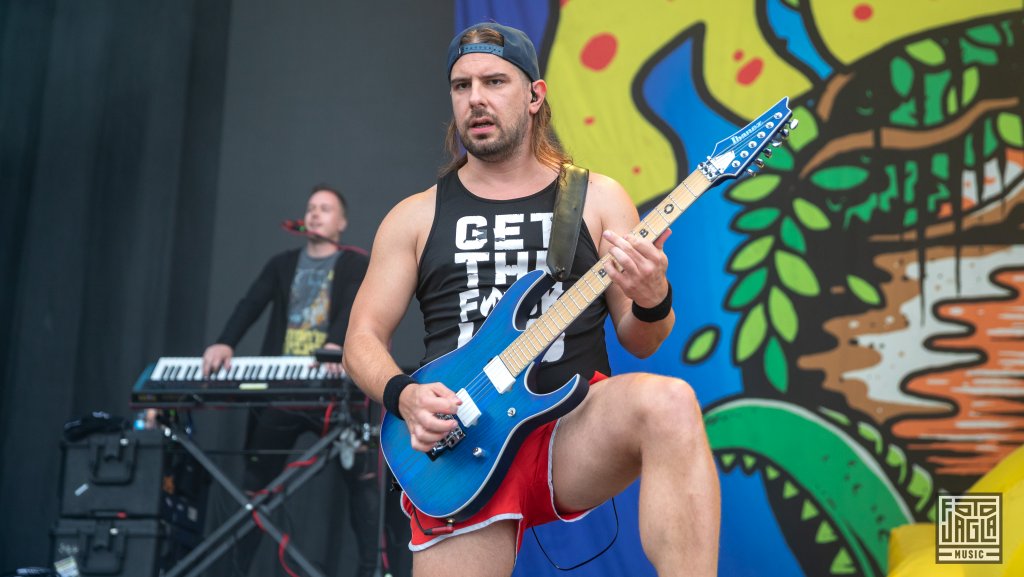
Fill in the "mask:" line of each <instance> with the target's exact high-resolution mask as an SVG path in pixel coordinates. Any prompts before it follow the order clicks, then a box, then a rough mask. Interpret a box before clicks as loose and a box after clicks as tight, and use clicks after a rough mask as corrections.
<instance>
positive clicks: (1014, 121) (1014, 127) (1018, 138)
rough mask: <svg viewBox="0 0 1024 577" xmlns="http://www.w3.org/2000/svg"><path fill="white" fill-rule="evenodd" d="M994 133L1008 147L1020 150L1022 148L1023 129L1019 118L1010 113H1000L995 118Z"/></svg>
mask: <svg viewBox="0 0 1024 577" xmlns="http://www.w3.org/2000/svg"><path fill="white" fill-rule="evenodd" d="M996 131H997V132H998V133H999V138H1001V139H1002V140H1003V142H1005V143H1006V144H1007V145H1008V146H1012V147H1014V148H1021V147H1022V146H1024V128H1022V123H1021V117H1020V116H1018V115H1016V114H1014V113H1012V112H1001V113H999V116H997V117H996Z"/></svg>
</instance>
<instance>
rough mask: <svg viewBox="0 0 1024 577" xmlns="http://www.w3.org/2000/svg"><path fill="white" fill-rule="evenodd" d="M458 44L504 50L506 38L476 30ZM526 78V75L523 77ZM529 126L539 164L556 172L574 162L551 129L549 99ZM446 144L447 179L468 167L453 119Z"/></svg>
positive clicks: (498, 34) (444, 173)
mask: <svg viewBox="0 0 1024 577" xmlns="http://www.w3.org/2000/svg"><path fill="white" fill-rule="evenodd" d="M459 43H460V44H494V45H496V46H504V45H505V37H504V36H502V35H501V33H500V32H498V31H497V30H494V29H492V28H475V29H473V30H470V31H469V32H468V33H467V34H466V35H465V36H463V37H462V39H461V40H460V41H459ZM523 75H524V76H525V75H526V74H525V73H523ZM530 122H531V123H532V125H533V126H532V127H531V131H530V150H531V151H532V152H533V155H534V156H536V157H537V160H539V161H540V162H541V163H543V164H546V165H548V166H550V167H551V168H553V169H555V170H561V167H562V165H563V164H567V163H571V162H572V158H571V157H570V156H569V154H568V153H567V152H566V151H565V149H564V148H562V143H560V142H559V141H558V138H557V137H556V136H555V132H554V130H552V128H551V105H550V104H548V101H547V99H546V98H545V99H544V102H543V103H542V104H541V106H540V110H538V111H537V114H534V115H533V118H532V119H531V121H530ZM444 144H445V149H446V150H447V151H448V156H449V160H448V163H447V164H445V165H444V166H443V167H442V168H441V172H440V175H441V176H445V175H448V174H450V173H452V172H454V171H456V170H458V169H460V168H462V167H463V166H465V164H466V152H465V150H464V149H463V148H462V142H461V141H460V139H459V131H458V129H457V128H456V126H455V118H454V117H453V118H452V119H451V120H449V121H448V132H447V134H445V139H444Z"/></svg>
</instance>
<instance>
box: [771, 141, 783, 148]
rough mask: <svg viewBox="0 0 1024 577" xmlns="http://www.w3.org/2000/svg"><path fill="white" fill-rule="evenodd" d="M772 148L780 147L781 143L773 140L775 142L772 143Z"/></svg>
mask: <svg viewBox="0 0 1024 577" xmlns="http://www.w3.org/2000/svg"><path fill="white" fill-rule="evenodd" d="M772 146H775V147H778V146H782V141H781V140H779V139H775V140H773V141H772Z"/></svg>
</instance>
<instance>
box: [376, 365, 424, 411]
mask: <svg viewBox="0 0 1024 577" xmlns="http://www.w3.org/2000/svg"><path fill="white" fill-rule="evenodd" d="M414 384H416V381H414V380H413V378H412V377H410V376H409V375H406V374H402V373H399V374H397V375H395V376H393V377H391V378H390V379H388V384H386V385H384V394H383V395H382V398H381V401H383V404H384V408H385V409H387V411H388V412H389V413H391V414H392V415H394V416H396V417H398V418H399V419H401V420H403V421H404V420H405V418H403V417H402V411H400V410H399V409H398V398H399V397H401V396H402V391H404V390H405V388H406V387H408V386H409V385H414Z"/></svg>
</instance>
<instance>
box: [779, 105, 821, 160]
mask: <svg viewBox="0 0 1024 577" xmlns="http://www.w3.org/2000/svg"><path fill="white" fill-rule="evenodd" d="M793 118H794V119H796V120H798V121H799V125H798V126H797V128H796V130H794V131H793V132H791V133H790V134H789V138H788V139H787V140H786V142H787V143H789V146H790V148H792V149H793V151H794V152H800V150H801V149H802V148H803V147H805V146H807V144H808V143H810V142H813V141H814V139H815V138H817V137H818V121H817V120H816V119H815V118H814V113H812V112H811V111H810V110H808V109H807V107H805V106H798V107H796V108H794V109H793Z"/></svg>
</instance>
